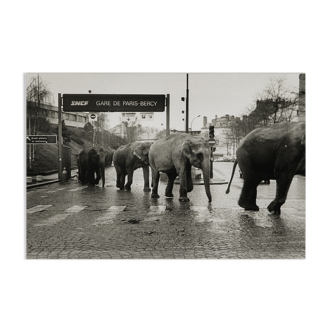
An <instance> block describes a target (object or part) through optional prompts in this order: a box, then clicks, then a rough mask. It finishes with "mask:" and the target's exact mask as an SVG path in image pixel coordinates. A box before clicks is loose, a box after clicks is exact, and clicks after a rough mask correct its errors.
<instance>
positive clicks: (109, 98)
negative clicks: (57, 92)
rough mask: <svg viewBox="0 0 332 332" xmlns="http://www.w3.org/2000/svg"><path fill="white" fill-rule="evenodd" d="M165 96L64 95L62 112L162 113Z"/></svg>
mask: <svg viewBox="0 0 332 332" xmlns="http://www.w3.org/2000/svg"><path fill="white" fill-rule="evenodd" d="M165 101H166V97H165V95H109V94H64V95H63V111H64V112H164V111H165V104H166V103H165Z"/></svg>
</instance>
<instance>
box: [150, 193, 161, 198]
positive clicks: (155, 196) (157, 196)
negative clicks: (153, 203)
mask: <svg viewBox="0 0 332 332" xmlns="http://www.w3.org/2000/svg"><path fill="white" fill-rule="evenodd" d="M151 197H152V198H159V197H160V196H159V195H158V194H154V193H152V194H151Z"/></svg>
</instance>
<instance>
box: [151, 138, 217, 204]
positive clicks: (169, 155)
mask: <svg viewBox="0 0 332 332" xmlns="http://www.w3.org/2000/svg"><path fill="white" fill-rule="evenodd" d="M149 161H150V167H151V170H152V182H153V189H152V194H151V197H152V198H159V195H158V184H159V177H160V173H159V172H163V173H166V174H167V176H168V184H167V187H166V191H165V195H166V197H174V195H173V193H172V191H173V184H174V180H175V178H176V177H177V175H178V176H179V179H180V198H179V201H180V202H188V201H189V198H188V197H187V193H188V192H191V191H192V190H193V181H192V178H191V167H192V165H193V166H195V167H197V168H200V169H202V173H203V179H204V186H205V192H206V195H207V197H208V199H209V202H211V201H212V197H211V192H210V147H209V143H208V141H207V140H206V139H205V138H203V137H195V136H192V135H189V134H172V135H170V136H168V137H166V138H163V139H160V140H158V141H156V142H154V143H153V144H152V146H151V148H150V153H149Z"/></svg>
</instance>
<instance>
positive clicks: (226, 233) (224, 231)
mask: <svg viewBox="0 0 332 332" xmlns="http://www.w3.org/2000/svg"><path fill="white" fill-rule="evenodd" d="M232 165H233V164H232V163H214V178H222V179H225V180H226V181H228V180H229V177H230V173H231V168H232ZM226 187H227V185H212V186H211V193H212V203H211V204H209V203H208V199H207V197H206V195H205V191H204V186H202V185H197V186H195V187H194V190H193V192H191V193H189V194H188V197H189V198H190V202H188V203H180V202H179V201H178V195H179V193H178V189H179V186H178V185H175V186H174V191H173V192H174V198H173V199H169V198H166V197H165V196H164V191H165V183H163V182H161V184H160V186H159V194H160V198H159V199H152V198H151V193H144V192H143V175H142V171H141V170H137V171H136V172H135V174H134V183H133V186H132V190H131V191H129V192H127V191H120V190H118V189H117V188H116V187H115V170H114V167H110V168H108V169H107V173H106V186H105V188H102V187H100V186H96V187H87V186H82V185H81V184H80V183H78V182H77V180H70V181H68V182H67V183H65V184H61V183H54V184H50V185H46V186H43V187H40V188H34V189H31V190H28V191H27V219H26V237H27V243H26V252H27V258H29V259H34V258H44V259H69V258H74V259H82V258H83V259H87V258H89V259H91V258H108V259H124V258H129V259H137V258H140V259H142V258H155V259H164V258H168V259H184V258H189V259H196V258H203V259H215V258H230V259H237V258H245V259H253V258H277V259H281V258H297V259H298V258H305V178H304V177H298V176H297V177H295V178H294V180H293V183H292V186H291V189H290V192H289V197H288V200H287V202H286V203H285V204H284V206H283V207H282V212H281V216H274V215H271V214H269V213H268V211H267V209H266V207H267V205H268V204H269V203H270V202H271V200H272V199H273V197H274V193H275V181H271V184H270V185H265V184H262V185H260V186H259V188H258V199H257V203H258V205H259V206H260V211H258V212H251V211H244V210H243V209H241V208H240V207H239V206H238V205H237V200H238V197H239V194H240V190H241V187H242V179H240V178H239V177H238V173H236V175H235V177H234V180H233V184H232V187H231V193H230V194H229V195H226V194H225V191H226Z"/></svg>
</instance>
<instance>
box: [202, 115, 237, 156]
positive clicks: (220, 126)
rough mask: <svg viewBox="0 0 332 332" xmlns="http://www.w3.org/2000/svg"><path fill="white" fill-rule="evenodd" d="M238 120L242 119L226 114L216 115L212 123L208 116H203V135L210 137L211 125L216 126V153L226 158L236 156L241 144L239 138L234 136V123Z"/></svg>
mask: <svg viewBox="0 0 332 332" xmlns="http://www.w3.org/2000/svg"><path fill="white" fill-rule="evenodd" d="M236 121H241V119H240V118H239V117H235V116H234V115H229V114H226V115H224V116H221V117H218V116H217V115H216V116H215V118H214V119H212V120H211V122H210V123H208V122H207V117H206V116H204V117H203V127H202V128H201V136H203V137H205V138H206V139H208V138H209V127H210V126H214V138H215V140H216V145H215V148H216V152H215V153H216V154H219V155H222V156H224V157H226V158H234V156H235V152H236V149H237V147H238V144H239V139H237V137H235V136H234V131H232V125H234V124H235V123H236Z"/></svg>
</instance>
